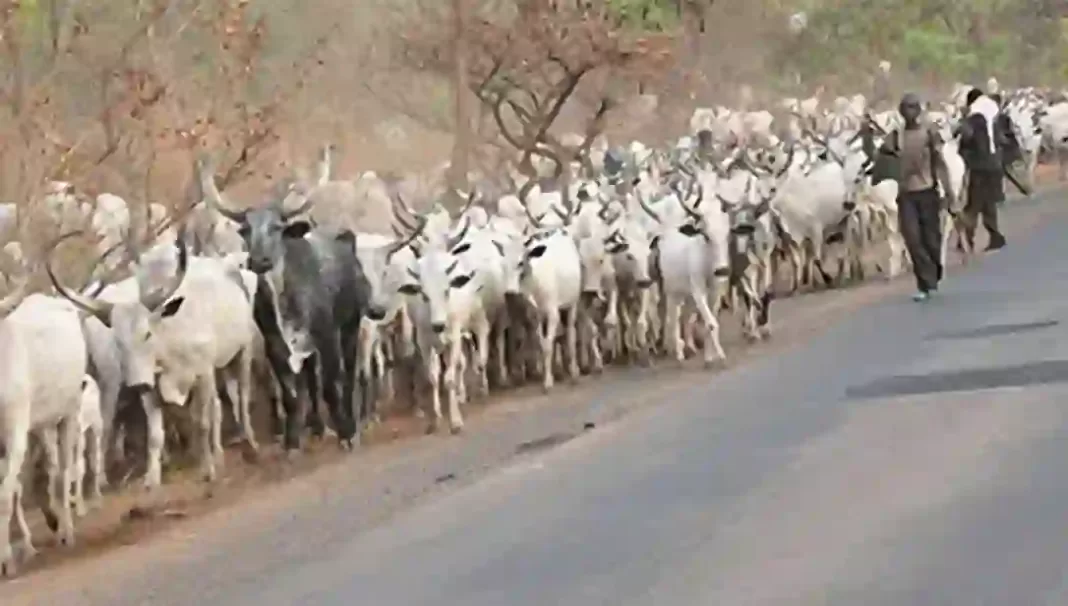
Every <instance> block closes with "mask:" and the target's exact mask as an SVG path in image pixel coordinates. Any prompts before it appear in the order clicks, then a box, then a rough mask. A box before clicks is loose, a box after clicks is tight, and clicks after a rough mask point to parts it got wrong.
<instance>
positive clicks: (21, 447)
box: [0, 402, 32, 577]
mask: <svg viewBox="0 0 1068 606" xmlns="http://www.w3.org/2000/svg"><path fill="white" fill-rule="evenodd" d="M26 404H27V406H26V408H27V410H26V415H25V416H23V415H19V416H22V418H19V419H11V420H10V421H11V422H10V424H9V425H8V426H7V431H6V432H5V435H4V436H3V440H2V441H0V442H2V443H3V444H4V446H5V449H0V455H3V458H5V459H7V460H6V461H5V462H6V463H7V465H6V466H0V469H3V470H4V471H3V473H4V475H3V478H2V479H0V577H3V576H14V575H15V554H14V550H13V549H12V548H11V524H10V523H9V520H11V516H12V513H13V512H14V511H15V506H16V499H18V500H19V502H18V505H19V507H21V493H22V487H21V484H20V482H19V472H21V471H22V463H23V461H24V460H25V458H26V446H27V441H28V438H29V435H28V433H27V431H26V430H25V428H26V427H27V426H28V425H29V418H28V417H29V414H28V413H29V410H28V408H29V406H28V402H27V403H26ZM16 414H19V413H16ZM20 427H21V428H22V431H19V430H18V428H20ZM5 450H6V452H4V451H5ZM23 541H24V543H25V545H30V542H29V540H28V539H27V538H26V537H24V538H23ZM30 549H32V547H30Z"/></svg>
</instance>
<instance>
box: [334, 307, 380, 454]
mask: <svg viewBox="0 0 1068 606" xmlns="http://www.w3.org/2000/svg"><path fill="white" fill-rule="evenodd" d="M359 341H360V331H359V328H358V327H356V328H353V329H351V330H348V331H345V332H343V333H342V335H341V372H342V373H343V377H342V387H341V405H342V406H343V407H344V412H345V414H346V415H348V416H349V418H351V419H352V424H353V427H354V428H355V432H356V433H355V435H354V436H353V438H354V440H355V441H356V443H359V440H360V437H361V432H362V431H363V424H364V421H365V420H366V419H369V418H370V410H369V407H370V406H371V400H372V399H373V397H372V394H371V393H370V392H371V388H370V385H369V381H368V379H370V377H368V376H366V375H363V374H361V375H360V405H359V406H356V374H357V373H358V372H359V368H358V366H359V360H358V359H357V356H358V354H359V351H360V349H359V347H360V344H359Z"/></svg>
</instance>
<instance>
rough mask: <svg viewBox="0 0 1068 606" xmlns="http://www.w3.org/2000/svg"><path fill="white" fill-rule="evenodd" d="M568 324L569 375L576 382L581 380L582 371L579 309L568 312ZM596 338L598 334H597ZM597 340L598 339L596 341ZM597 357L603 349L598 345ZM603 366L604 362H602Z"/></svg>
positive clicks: (566, 320) (565, 342) (566, 330)
mask: <svg viewBox="0 0 1068 606" xmlns="http://www.w3.org/2000/svg"><path fill="white" fill-rule="evenodd" d="M565 322H566V324H564V344H565V345H566V346H567V373H568V375H570V377H571V381H572V382H575V381H578V380H579V376H580V371H579V364H578V307H577V306H576V307H572V308H570V309H568V310H567V318H565ZM595 336H596V333H595ZM595 340H596V339H595ZM594 352H595V354H596V357H597V358H598V360H595V361H600V360H599V358H600V356H601V348H600V345H599V344H598V346H597V348H596V349H595V350H594ZM601 364H602V365H603V362H601Z"/></svg>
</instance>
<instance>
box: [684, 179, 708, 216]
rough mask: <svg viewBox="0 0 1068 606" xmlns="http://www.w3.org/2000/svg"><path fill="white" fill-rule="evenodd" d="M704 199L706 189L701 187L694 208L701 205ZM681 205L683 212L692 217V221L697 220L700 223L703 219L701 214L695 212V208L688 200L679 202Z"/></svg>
mask: <svg viewBox="0 0 1068 606" xmlns="http://www.w3.org/2000/svg"><path fill="white" fill-rule="evenodd" d="M704 198H705V188H704V187H699V188H698V189H697V202H695V203H694V206H697V205H698V204H700V203H701V201H702V200H704ZM679 205H680V206H682V210H684V211H686V214H688V215H690V217H691V218H692V219H696V220H698V221H700V220H701V219H702V218H703V217H702V216H701V213H699V212H697V211H695V210H694V209H693V208H691V207H690V205H689V204H687V203H686V200H679Z"/></svg>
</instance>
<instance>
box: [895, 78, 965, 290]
mask: <svg viewBox="0 0 1068 606" xmlns="http://www.w3.org/2000/svg"><path fill="white" fill-rule="evenodd" d="M898 111H899V112H901V117H902V118H903V119H904V122H905V125H904V127H903V128H899V129H896V130H894V131H893V132H891V133H890V134H889V135H887V137H886V140H885V141H883V145H882V147H881V148H880V150H879V151H880V153H882V154H888V155H890V156H893V157H894V159H895V160H897V162H895V164H897V165H898V169H897V171H896V172H897V181H898V196H897V216H898V222H899V224H900V228H901V236H902V238H903V239H904V240H905V248H906V249H908V251H909V257H910V258H911V259H912V271H913V273H914V274H915V275H916V294H915V295H913V299H914V300H916V301H926V300H928V299H929V298H930V296H931V293H932V292H935V291H936V290H938V282H939V280H941V279H942V271H943V268H942V210H943V209H953V208H955V207H956V192H954V191H953V186H952V184H951V182H950V180H949V172H948V171H947V170H946V163H945V160H944V159H943V157H942V138H941V136H939V134H938V131H937V130H936V129H935V128H934V126H933V125H931V124H928V123H927V122H926V120H923V119H922V117H923V116H922V115H923V107H922V105H921V103H920V98H919V96H917V95H916V94H914V93H908V94H906V95H905V96H904V97H903V98H902V99H901V103H900V105H899V106H898ZM939 183H941V185H942V191H943V192H945V196H941V195H939V190H938V185H939Z"/></svg>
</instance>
